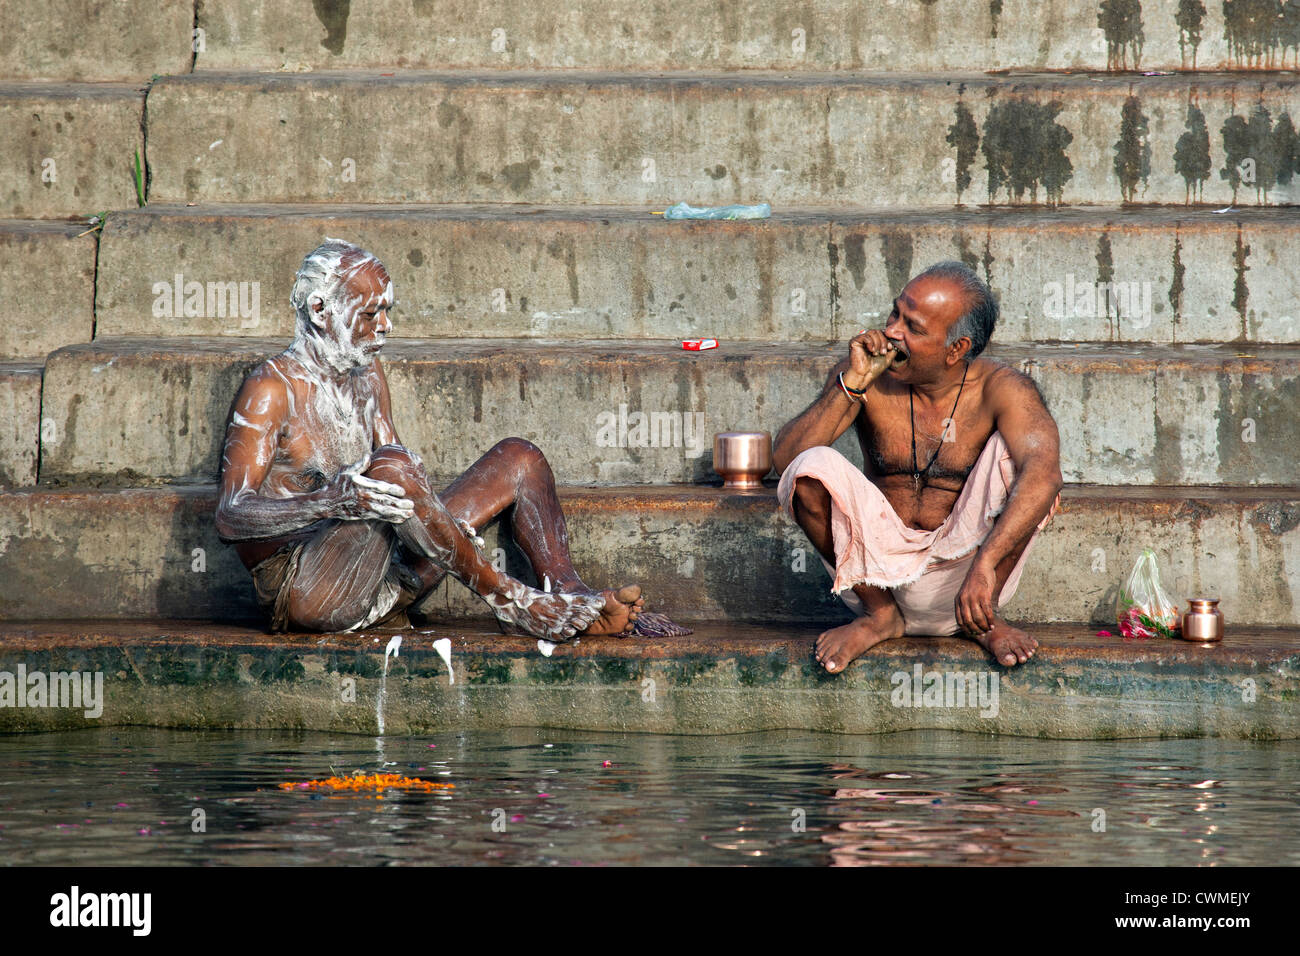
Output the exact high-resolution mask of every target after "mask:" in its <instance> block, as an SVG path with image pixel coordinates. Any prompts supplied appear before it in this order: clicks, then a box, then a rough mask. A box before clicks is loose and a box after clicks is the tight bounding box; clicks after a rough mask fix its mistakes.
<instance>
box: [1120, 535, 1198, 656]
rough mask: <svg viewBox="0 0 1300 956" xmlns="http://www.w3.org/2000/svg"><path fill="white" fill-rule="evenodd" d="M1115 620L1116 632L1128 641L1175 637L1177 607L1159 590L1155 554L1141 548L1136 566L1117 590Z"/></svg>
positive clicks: (1178, 620)
mask: <svg viewBox="0 0 1300 956" xmlns="http://www.w3.org/2000/svg"><path fill="white" fill-rule="evenodd" d="M1115 617H1116V620H1117V622H1118V624H1119V632H1120V633H1121V634H1123V635H1124V637H1126V638H1129V639H1131V640H1142V639H1144V638H1148V637H1157V636H1158V637H1177V636H1178V634H1177V632H1178V631H1180V630H1181V629H1182V617H1181V615H1179V613H1178V605H1177V604H1175V603H1174V602H1173V601H1171V600H1169V597H1168V596H1167V595H1166V594H1165V592H1164V589H1163V588H1162V587H1160V569H1159V568H1158V567H1157V566H1156V553H1155V552H1154V551H1152V550H1151V549H1150V548H1144V549H1143V550H1142V553H1141V554H1140V555H1138V559H1137V564H1135V565H1133V571H1132V573H1130V574H1129V576H1128V583H1127V584H1126V585H1125V586H1124V587H1123V588H1121V589H1120V592H1119V599H1118V600H1117V601H1116V602H1115Z"/></svg>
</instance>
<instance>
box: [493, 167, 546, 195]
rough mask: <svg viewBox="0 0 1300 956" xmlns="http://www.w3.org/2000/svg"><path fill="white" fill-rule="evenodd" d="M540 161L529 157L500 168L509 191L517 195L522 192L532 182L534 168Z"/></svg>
mask: <svg viewBox="0 0 1300 956" xmlns="http://www.w3.org/2000/svg"><path fill="white" fill-rule="evenodd" d="M541 165H542V164H541V162H540V161H538V160H536V159H530V160H527V161H525V162H522V163H511V164H510V165H509V166H504V167H502V169H501V176H502V178H503V179H505V181H506V185H507V186H509V187H510V191H511V192H513V193H515V194H516V195H518V194H519V193H521V192H523V191H524V190H525V189H527V188H528V187H529V186H531V185H532V182H533V172H534V170H536V169H538V168H540V167H541Z"/></svg>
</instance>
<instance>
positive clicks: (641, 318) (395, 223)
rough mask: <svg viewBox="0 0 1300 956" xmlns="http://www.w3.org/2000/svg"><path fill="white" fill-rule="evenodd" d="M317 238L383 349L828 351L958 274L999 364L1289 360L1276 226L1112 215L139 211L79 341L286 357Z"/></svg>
mask: <svg viewBox="0 0 1300 956" xmlns="http://www.w3.org/2000/svg"><path fill="white" fill-rule="evenodd" d="M3 235H4V233H3V231H2V230H0V239H2V238H3ZM327 235H328V236H334V237H338V238H345V239H348V240H349V241H352V242H356V243H358V244H359V245H362V246H364V247H366V248H368V249H370V250H371V251H372V252H374V253H375V254H376V255H377V256H378V257H379V258H380V259H381V260H383V261H384V263H385V264H386V266H387V268H388V270H389V272H390V273H391V274H392V276H393V279H394V283H395V285H396V289H397V296H398V299H399V301H400V309H399V310H398V311H397V312H396V313H395V315H394V320H395V330H394V335H395V336H396V337H399V338H406V337H410V338H420V337H430V336H432V337H436V336H481V337H485V338H495V337H511V338H514V337H522V338H572V339H587V338H621V339H631V338H656V339H663V338H671V337H674V336H680V337H682V338H700V337H712V338H717V339H722V340H724V341H728V342H729V341H736V340H742V341H743V340H754V341H772V342H776V341H784V342H799V341H817V340H820V341H825V340H831V339H839V338H847V337H848V336H850V335H852V334H853V333H854V332H856V331H857V330H858V329H860V328H862V327H863V326H864V325H880V324H883V322H884V319H885V316H886V315H887V313H888V311H889V303H890V301H891V300H892V298H893V296H894V295H895V294H897V293H898V292H899V291H900V290H901V289H902V287H903V285H904V284H905V283H906V282H907V280H908V279H909V278H911V277H912V276H913V275H915V274H917V273H918V272H920V271H921V270H922V269H924V268H925V267H927V266H929V265H931V264H933V263H935V262H939V261H942V260H945V259H957V260H961V261H964V262H965V263H966V264H967V265H969V266H971V267H972V268H973V269H975V270H976V271H977V272H978V273H979V274H980V275H981V277H983V278H984V279H985V280H986V281H988V282H989V283H990V285H991V287H992V289H993V290H994V292H995V293H996V294H997V295H998V297H999V299H1000V303H1001V307H1002V316H1001V319H1000V321H999V325H998V329H997V331H996V333H995V338H996V340H997V341H1000V342H1017V341H1051V340H1064V341H1116V342H1119V341H1124V342H1226V341H1242V342H1278V343H1289V342H1294V341H1296V340H1297V339H1300V307H1298V306H1297V302H1300V274H1297V272H1296V270H1295V269H1293V268H1292V267H1291V263H1292V261H1293V260H1294V258H1295V250H1296V248H1297V245H1298V244H1300V219H1298V218H1297V216H1296V215H1295V214H1294V212H1293V211H1291V210H1281V209H1255V208H1251V209H1238V210H1235V211H1233V212H1232V213H1230V214H1219V213H1216V211H1215V210H1212V209H1204V208H1201V209H1190V208H1184V207H1181V206H1179V207H1171V208H1161V209H1153V208H1140V209H1137V208H1133V209H1122V208H1119V207H1118V206H1114V205H1112V206H1109V207H1105V208H1098V209H1087V208H1071V209H1059V210H1055V211H1047V210H1042V209H1039V210H1020V209H988V208H981V209H976V208H966V209H963V210H960V211H943V212H937V211H935V210H925V209H921V210H898V209H879V210H870V211H865V210H858V209H839V208H824V207H823V208H801V209H785V208H777V209H776V210H775V211H774V214H773V218H772V219H770V220H767V221H757V222H755V221H748V222H665V221H664V220H663V218H662V217H661V216H655V215H653V214H652V210H651V209H649V208H646V207H627V206H623V207H599V208H591V207H585V208H584V207H579V206H527V205H524V206H513V205H507V204H497V205H451V206H428V205H414V206H412V205H399V206H380V205H244V206H240V205H221V204H218V205H208V204H204V205H201V206H198V207H186V206H183V205H176V204H164V205H154V204H150V205H149V206H147V207H146V208H144V209H141V210H138V211H130V212H124V213H121V214H116V215H113V216H111V217H110V218H109V220H108V224H107V225H106V226H105V228H104V233H103V236H102V239H101V241H100V259H99V263H100V269H99V276H98V283H97V290H96V292H97V297H96V300H95V304H96V312H97V320H98V324H97V331H98V334H100V335H156V336H180V335H239V336H286V337H288V336H291V335H292V334H293V314H292V311H291V310H290V309H288V308H287V303H288V301H289V291H290V289H291V287H292V284H293V277H294V274H295V272H296V271H297V269H298V266H299V265H300V263H301V262H302V258H303V256H304V255H306V254H307V253H308V252H309V251H310V250H311V249H313V248H314V247H315V246H316V245H317V244H318V243H319V242H321V240H322V239H323V237H325V236H327ZM0 269H4V272H5V274H7V273H8V272H9V270H8V268H6V267H4V266H0ZM27 273H28V270H25V269H24V270H21V271H19V272H16V273H15V274H16V275H26V274H27ZM58 344H68V343H65V342H60V343H58Z"/></svg>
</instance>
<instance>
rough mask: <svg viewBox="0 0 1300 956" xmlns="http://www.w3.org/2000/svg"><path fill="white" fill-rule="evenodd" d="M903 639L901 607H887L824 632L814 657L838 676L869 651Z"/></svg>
mask: <svg viewBox="0 0 1300 956" xmlns="http://www.w3.org/2000/svg"><path fill="white" fill-rule="evenodd" d="M902 636H903V614H902V612H901V611H899V610H898V605H897V604H895V603H893V601H890V603H889V604H888V605H886V606H885V607H882V608H880V609H879V610H877V611H875V612H874V613H872V614H866V615H863V616H862V617H860V618H858V619H857V620H855V621H850V622H849V623H848V624H844V625H841V626H840V627H833V628H831V629H830V630H829V631H823V632H822V634H821V636H820V637H818V638H817V647H816V650H815V651H814V652H813V657H815V658H816V659H817V663H819V664H821V665H822V666H823V667H825V668H826V670H827V671H828V672H829V673H831V674H838V673H839V672H840V671H842V670H844V668H846V667H848V666H849V665H850V664H851V663H853V661H855V660H857V658H858V657H859V656H861V655H862V654H863V653H864V652H865V651H867V649H868V648H872V647H875V646H876V645H877V644H879V643H880V642H881V641H887V640H889V639H890V638H895V637H902Z"/></svg>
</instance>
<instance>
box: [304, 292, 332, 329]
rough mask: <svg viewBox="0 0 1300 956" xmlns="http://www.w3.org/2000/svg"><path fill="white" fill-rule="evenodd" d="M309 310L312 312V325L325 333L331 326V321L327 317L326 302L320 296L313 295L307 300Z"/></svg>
mask: <svg viewBox="0 0 1300 956" xmlns="http://www.w3.org/2000/svg"><path fill="white" fill-rule="evenodd" d="M307 308H308V310H309V311H310V312H311V324H312V325H314V326H316V328H318V329H320V330H321V331H324V330H325V329H326V327H327V326H328V324H329V319H328V318H327V317H326V315H325V300H324V299H322V298H321V297H320V296H318V295H313V296H312V297H311V298H310V299H308V300H307Z"/></svg>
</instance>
